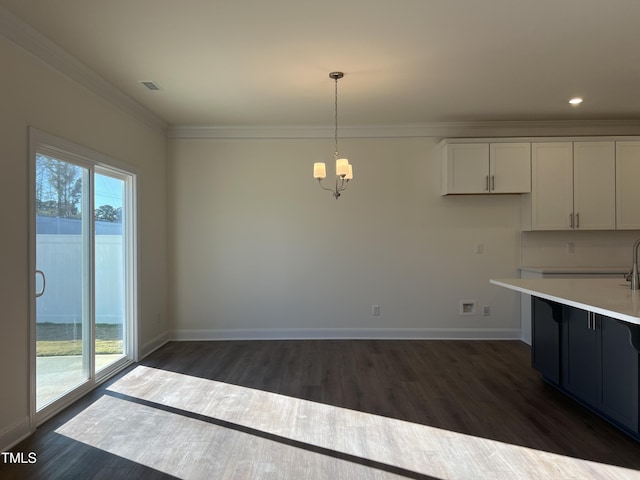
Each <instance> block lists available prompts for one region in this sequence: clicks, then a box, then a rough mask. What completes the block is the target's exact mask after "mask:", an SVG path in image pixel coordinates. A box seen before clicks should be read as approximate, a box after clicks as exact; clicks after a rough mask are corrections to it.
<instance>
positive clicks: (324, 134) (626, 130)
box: [166, 120, 640, 140]
mask: <svg viewBox="0 0 640 480" xmlns="http://www.w3.org/2000/svg"><path fill="white" fill-rule="evenodd" d="M166 135H167V138H169V139H190V140H193V139H313V138H333V136H334V129H333V127H329V126H326V127H318V126H299V127H296V126H279V127H277V126H251V127H243V126H239V127H218V126H206V125H194V126H186V125H185V126H172V127H168V128H167V130H166ZM599 135H620V136H628V135H640V120H579V121H575V120H555V121H494V122H434V123H423V124H407V125H362V126H344V127H340V138H408V137H438V138H446V137H449V138H473V137H478V138H480V137H482V138H484V137H540V136H542V137H556V136H599Z"/></svg>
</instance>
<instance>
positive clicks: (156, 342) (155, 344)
mask: <svg viewBox="0 0 640 480" xmlns="http://www.w3.org/2000/svg"><path fill="white" fill-rule="evenodd" d="M170 340H171V335H170V332H169V331H166V332H163V333H161V334H160V335H157V336H156V337H154V338H152V339H151V340H149V341H147V342H145V343H143V344H142V345H141V346H140V352H139V355H138V356H139V359H140V360H142V359H143V358H144V357H146V356H147V355H149V354H150V353H151V352H154V351H155V350H157V349H159V348H160V347H161V346H163V345H164V344H165V343H167V342H169V341H170Z"/></svg>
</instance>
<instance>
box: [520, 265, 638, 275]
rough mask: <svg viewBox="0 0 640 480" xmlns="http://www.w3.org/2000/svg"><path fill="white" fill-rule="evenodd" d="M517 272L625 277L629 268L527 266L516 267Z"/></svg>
mask: <svg viewBox="0 0 640 480" xmlns="http://www.w3.org/2000/svg"><path fill="white" fill-rule="evenodd" d="M518 270H523V271H527V272H535V273H551V274H562V273H570V274H620V275H626V274H627V273H629V271H630V270H631V268H630V267H629V266H626V267H611V266H608V267H570V266H562V267H557V266H538V265H529V266H522V267H518Z"/></svg>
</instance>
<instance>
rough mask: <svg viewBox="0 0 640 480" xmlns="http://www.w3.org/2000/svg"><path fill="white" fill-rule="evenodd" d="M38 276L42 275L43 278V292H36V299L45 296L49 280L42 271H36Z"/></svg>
mask: <svg viewBox="0 0 640 480" xmlns="http://www.w3.org/2000/svg"><path fill="white" fill-rule="evenodd" d="M36 275H40V276H41V277H42V290H40V291H39V292H36V298H38V297H41V296H42V295H44V290H45V289H46V288H47V279H46V277H45V276H44V272H43V271H42V270H36Z"/></svg>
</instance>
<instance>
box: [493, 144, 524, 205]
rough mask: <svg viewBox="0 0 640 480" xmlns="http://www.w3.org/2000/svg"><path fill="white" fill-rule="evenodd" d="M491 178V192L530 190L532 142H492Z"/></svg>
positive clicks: (521, 191) (522, 191)
mask: <svg viewBox="0 0 640 480" xmlns="http://www.w3.org/2000/svg"><path fill="white" fill-rule="evenodd" d="M489 179H490V182H489V186H490V189H491V193H527V192H530V191H531V144H530V143H491V144H490V145H489Z"/></svg>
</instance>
